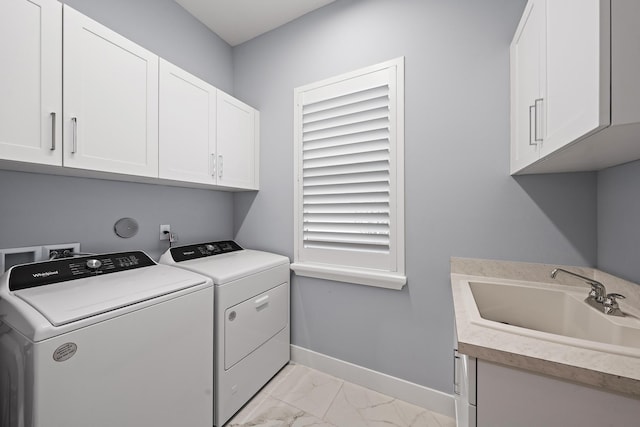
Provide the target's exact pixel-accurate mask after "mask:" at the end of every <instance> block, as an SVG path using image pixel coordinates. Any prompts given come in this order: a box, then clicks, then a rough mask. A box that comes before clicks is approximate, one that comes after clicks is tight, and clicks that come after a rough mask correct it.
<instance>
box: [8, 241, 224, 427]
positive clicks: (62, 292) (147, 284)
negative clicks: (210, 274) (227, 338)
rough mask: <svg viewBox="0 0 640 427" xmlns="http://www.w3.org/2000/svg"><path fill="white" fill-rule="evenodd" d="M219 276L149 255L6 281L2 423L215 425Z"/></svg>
mask: <svg viewBox="0 0 640 427" xmlns="http://www.w3.org/2000/svg"><path fill="white" fill-rule="evenodd" d="M213 301H214V292H213V283H212V281H211V279H209V278H207V277H205V276H201V275H199V274H196V273H192V272H189V271H185V270H181V269H177V268H172V267H169V266H166V265H157V264H156V263H155V262H154V261H153V260H152V259H151V258H149V257H148V256H147V255H146V254H145V253H143V252H139V251H136V252H122V253H110V254H103V255H96V256H89V257H80V258H67V259H59V260H54V261H45V262H38V263H31V264H23V265H16V266H13V267H12V268H11V269H10V270H8V271H7V272H6V273H5V274H4V275H3V276H2V278H0V425H2V426H3V427H88V426H91V427H114V426H154V427H158V426H163V427H175V426H190V427H191V426H193V427H195V426H200V427H210V426H211V425H212V423H213V380H212V377H211V375H212V374H213V350H212V348H211V344H212V342H213Z"/></svg>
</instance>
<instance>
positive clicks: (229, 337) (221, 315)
mask: <svg viewBox="0 0 640 427" xmlns="http://www.w3.org/2000/svg"><path fill="white" fill-rule="evenodd" d="M160 262H161V263H166V264H170V265H175V266H178V267H182V268H185V269H188V270H192V271H194V272H197V273H200V274H203V275H206V276H208V277H210V278H211V279H213V283H214V289H215V321H214V325H215V327H214V335H215V351H214V354H215V356H214V359H215V367H214V425H215V426H217V427H221V426H223V425H224V423H226V422H227V421H228V420H229V419H230V418H231V417H232V416H233V415H234V414H235V413H236V412H237V411H238V410H239V409H240V408H241V407H242V406H243V405H244V404H246V403H247V402H248V401H249V399H251V397H253V395H255V394H256V393H257V392H258V390H260V388H262V387H263V386H264V385H265V384H266V383H267V382H268V381H269V380H270V379H271V378H272V377H273V376H274V375H275V374H276V373H277V372H278V371H279V370H280V369H281V368H282V367H283V366H284V365H286V364H287V363H288V362H289V356H290V332H289V258H287V257H284V256H281V255H276V254H272V253H268V252H262V251H255V250H250V249H243V248H241V247H240V246H239V245H238V244H237V243H235V242H233V241H231V240H228V241H222V242H209V243H200V244H195V245H188V246H180V247H174V248H171V249H169V250H167V251H166V252H165V253H164V254H163V255H162V257H160Z"/></svg>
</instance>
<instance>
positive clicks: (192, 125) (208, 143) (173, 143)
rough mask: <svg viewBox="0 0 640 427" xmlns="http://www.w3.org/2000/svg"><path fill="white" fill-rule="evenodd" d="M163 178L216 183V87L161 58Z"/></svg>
mask: <svg viewBox="0 0 640 427" xmlns="http://www.w3.org/2000/svg"><path fill="white" fill-rule="evenodd" d="M159 139H160V145H159V158H160V164H159V176H160V178H166V179H175V180H179V181H186V182H198V183H201V184H215V183H216V173H215V159H216V158H215V155H216V151H215V150H216V88H215V87H213V86H211V85H210V84H208V83H206V82H204V81H202V80H200V79H198V78H197V77H195V76H193V75H191V74H189V73H187V72H186V71H184V70H182V69H180V68H178V67H176V66H175V65H173V64H171V63H169V62H167V61H165V60H163V59H160V133H159Z"/></svg>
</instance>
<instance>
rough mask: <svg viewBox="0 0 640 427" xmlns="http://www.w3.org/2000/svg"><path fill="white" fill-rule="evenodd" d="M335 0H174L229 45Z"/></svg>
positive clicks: (241, 41) (239, 42) (248, 38)
mask: <svg viewBox="0 0 640 427" xmlns="http://www.w3.org/2000/svg"><path fill="white" fill-rule="evenodd" d="M333 1H335V0H175V2H176V3H178V4H179V5H180V6H182V7H183V8H185V9H186V10H187V12H189V13H190V14H192V15H193V16H195V17H196V18H197V19H198V20H199V21H201V22H202V23H203V24H205V25H206V26H207V27H209V28H210V29H211V31H213V32H214V33H216V34H217V35H219V36H220V37H221V38H222V39H223V40H224V41H226V42H227V43H229V44H230V45H231V46H236V45H239V44H241V43H244V42H246V41H247V40H251V39H252V38H254V37H257V36H259V35H260V34H263V33H266V32H267V31H270V30H273V29H274V28H277V27H279V26H281V25H284V24H286V23H287V22H290V21H293V20H294V19H296V18H299V17H300V16H302V15H304V14H306V13H309V12H311V11H312V10H315V9H318V8H320V7H322V6H325V5H327V4H329V3H332V2H333Z"/></svg>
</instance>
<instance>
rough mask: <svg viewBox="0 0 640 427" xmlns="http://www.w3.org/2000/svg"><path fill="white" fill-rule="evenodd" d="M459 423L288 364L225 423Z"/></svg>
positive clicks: (408, 426)
mask: <svg viewBox="0 0 640 427" xmlns="http://www.w3.org/2000/svg"><path fill="white" fill-rule="evenodd" d="M240 426H247V427H249V426H252V427H253V426H256V427H257V426H260V427H284V426H291V427H311V426H314V427H370V426H371V427H377V426H386V427H392V426H398V427H456V422H455V420H454V419H453V418H449V417H447V416H444V415H441V414H438V413H436V412H431V411H428V410H426V409H424V408H420V407H418V406H415V405H412V404H410V403H407V402H403V401H401V400H398V399H394V398H392V397H389V396H385V395H383V394H380V393H378V392H375V391H372V390H369V389H367V388H364V387H360V386H358V385H355V384H351V383H349V382H346V381H343V380H341V379H339V378H336V377H333V376H331V375H327V374H325V373H322V372H319V371H316V370H314V369H311V368H308V367H306V366H302V365H295V364H289V365H287V366H285V367H284V368H283V369H282V371H280V372H279V373H278V375H276V376H275V377H274V378H273V379H272V380H271V381H270V382H269V383H268V384H267V385H266V386H265V387H264V388H263V389H262V390H261V391H260V392H259V393H258V394H257V395H256V396H255V397H254V398H253V399H252V400H251V401H250V402H249V403H247V405H245V407H244V408H242V409H241V410H240V411H239V412H238V413H237V414H236V416H235V417H233V418H232V419H231V420H230V421H229V422H228V423H227V424H226V425H225V427H240Z"/></svg>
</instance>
